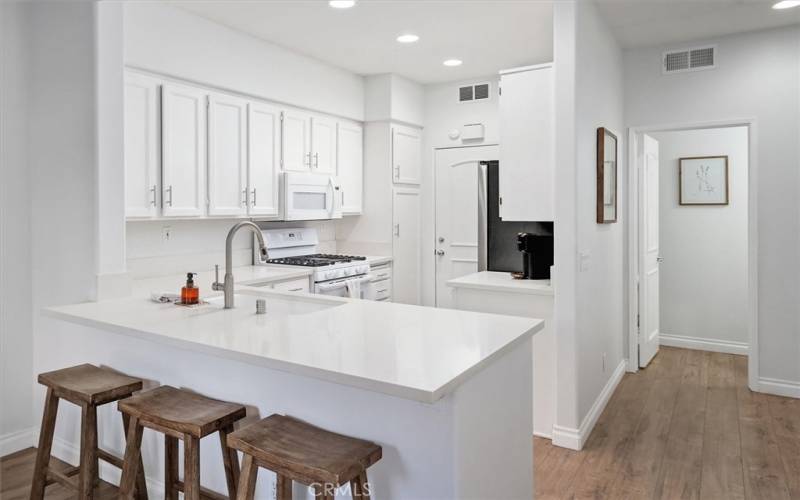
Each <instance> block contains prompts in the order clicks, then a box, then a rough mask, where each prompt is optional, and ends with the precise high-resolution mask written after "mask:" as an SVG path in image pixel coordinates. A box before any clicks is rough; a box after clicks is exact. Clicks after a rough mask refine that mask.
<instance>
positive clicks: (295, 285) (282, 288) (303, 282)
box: [272, 278, 309, 292]
mask: <svg viewBox="0 0 800 500" xmlns="http://www.w3.org/2000/svg"><path fill="white" fill-rule="evenodd" d="M272 288H273V289H274V290H278V291H279V292H308V291H309V280H308V278H297V279H293V280H287V281H280V282H278V283H275V284H273V285H272Z"/></svg>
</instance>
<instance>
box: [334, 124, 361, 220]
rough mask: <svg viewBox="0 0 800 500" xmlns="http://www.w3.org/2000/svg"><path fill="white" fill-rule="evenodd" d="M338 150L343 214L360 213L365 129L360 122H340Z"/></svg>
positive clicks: (337, 162)
mask: <svg viewBox="0 0 800 500" xmlns="http://www.w3.org/2000/svg"><path fill="white" fill-rule="evenodd" d="M336 152H337V153H336V154H337V161H336V177H337V179H338V181H339V186H340V193H341V199H340V202H341V207H342V215H360V214H361V211H362V206H363V199H364V193H363V190H364V129H363V127H362V126H361V125H360V124H358V123H354V122H339V124H338V133H337V140H336Z"/></svg>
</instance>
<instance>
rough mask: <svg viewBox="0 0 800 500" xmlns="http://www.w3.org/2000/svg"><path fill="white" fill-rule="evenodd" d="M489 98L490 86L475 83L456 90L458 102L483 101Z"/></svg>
mask: <svg viewBox="0 0 800 500" xmlns="http://www.w3.org/2000/svg"><path fill="white" fill-rule="evenodd" d="M490 96H491V85H490V84H488V83H476V84H475V85H467V86H464V87H459V88H458V102H472V101H483V100H485V99H489V97H490Z"/></svg>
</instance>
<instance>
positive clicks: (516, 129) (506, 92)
mask: <svg viewBox="0 0 800 500" xmlns="http://www.w3.org/2000/svg"><path fill="white" fill-rule="evenodd" d="M500 88H501V94H500V169H499V171H498V174H499V183H498V185H499V194H500V218H502V219H503V220H504V221H552V220H553V215H554V212H555V207H554V205H555V201H554V200H555V196H554V194H555V184H554V174H555V172H554V147H555V145H554V130H553V118H554V117H553V97H554V96H553V68H552V65H551V64H544V65H539V66H531V67H527V68H518V69H515V70H508V71H503V72H501V77H500Z"/></svg>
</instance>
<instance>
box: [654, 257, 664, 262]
mask: <svg viewBox="0 0 800 500" xmlns="http://www.w3.org/2000/svg"><path fill="white" fill-rule="evenodd" d="M656 262H664V257H656Z"/></svg>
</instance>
